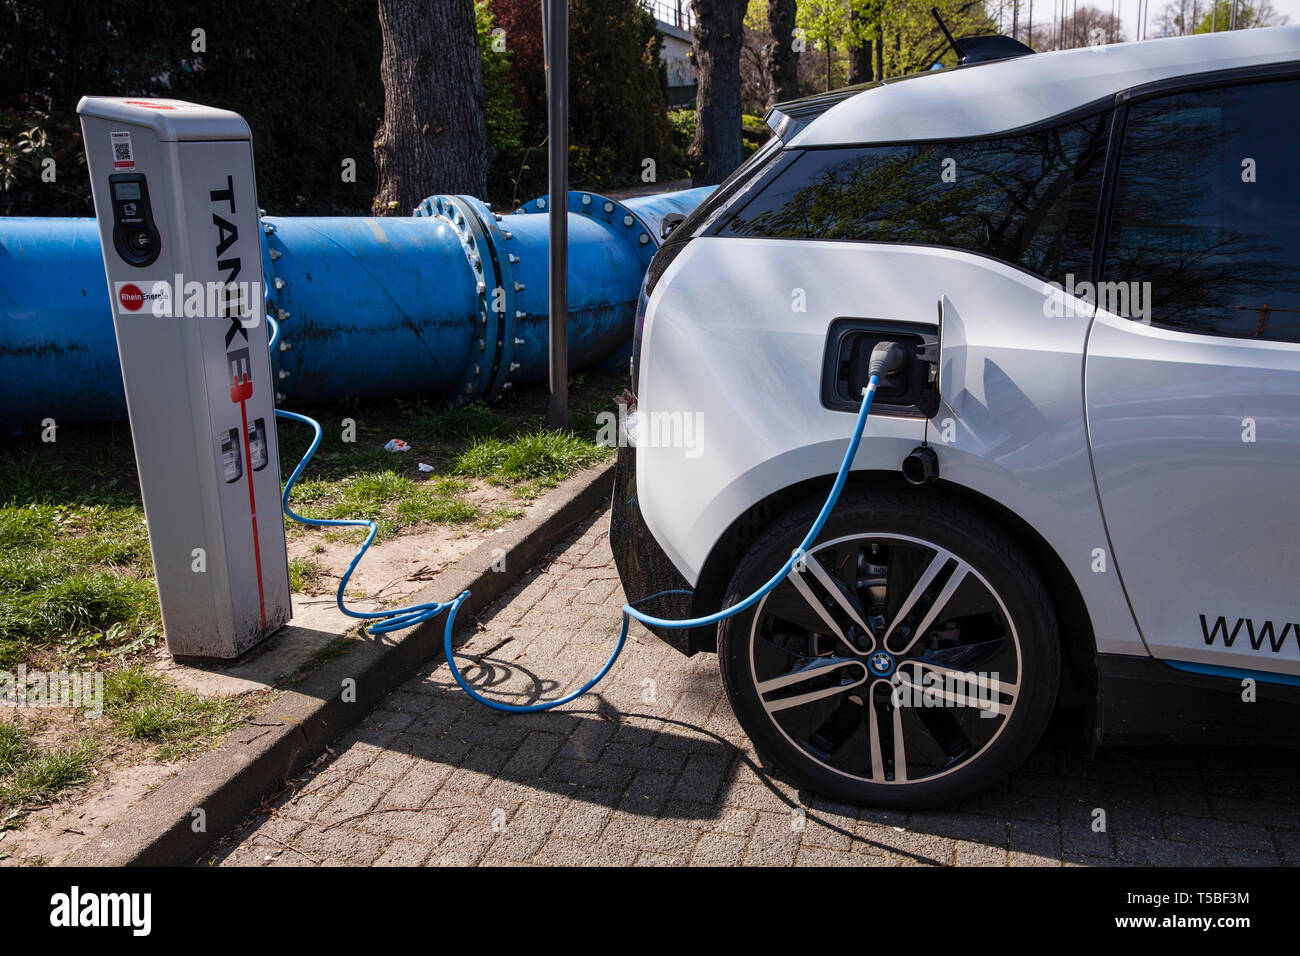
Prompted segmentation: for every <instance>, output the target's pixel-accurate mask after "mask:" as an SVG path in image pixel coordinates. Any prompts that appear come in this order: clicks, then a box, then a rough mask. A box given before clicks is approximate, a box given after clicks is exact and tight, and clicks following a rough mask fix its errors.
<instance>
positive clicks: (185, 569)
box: [77, 96, 292, 658]
mask: <svg viewBox="0 0 1300 956" xmlns="http://www.w3.org/2000/svg"><path fill="white" fill-rule="evenodd" d="M77 112H78V113H79V114H80V115H81V129H82V134H83V137H84V140H85V145H86V160H87V165H88V166H89V170H90V181H91V190H92V192H93V194H94V199H95V214H96V218H97V219H98V222H99V234H100V243H101V245H102V248H103V253H104V267H105V270H106V272H107V274H108V288H109V292H110V294H111V297H112V302H113V324H114V328H115V329H116V332H117V348H118V355H119V357H120V359H121V363H122V379H123V382H124V384H125V388H126V403H127V411H128V414H129V415H130V419H131V437H132V440H133V441H134V443H135V459H136V466H137V468H138V470H139V473H140V490H141V493H142V495H143V498H144V510H145V519H146V521H147V522H148V525H149V547H150V550H151V551H152V552H153V565H154V574H155V576H156V579H157V584H158V599H159V603H160V604H161V606H162V618H163V629H164V631H165V633H166V637H167V647H168V650H169V651H170V652H171V654H172V656H174V657H200V658H232V657H238V656H239V655H240V654H243V653H244V652H245V651H247V650H248V649H249V648H250V647H252V646H253V645H255V644H256V643H257V642H258V641H260V640H261V639H262V638H263V637H265V636H266V635H268V634H270V633H271V632H272V631H274V630H276V629H277V628H279V627H280V626H282V625H283V624H285V623H286V622H287V621H288V620H289V618H290V616H291V613H292V611H291V605H290V600H289V568H288V559H287V557H286V554H285V538H284V519H283V516H282V514H281V511H280V502H279V498H280V465H279V460H280V459H279V448H278V445H277V442H276V430H275V397H274V396H275V389H274V385H273V384H272V379H271V362H270V357H269V355H268V354H267V345H268V338H269V337H268V331H267V324H266V322H265V315H264V313H265V292H264V289H263V285H262V254H261V241H260V235H259V223H258V210H257V189H256V183H255V180H254V175H253V147H252V138H251V135H250V132H249V128H248V124H247V123H246V122H245V121H244V119H243V118H242V117H241V116H239V115H238V114H236V113H231V112H228V111H226V110H217V109H212V108H209V107H205V106H198V105H196V104H193V103H184V102H181V101H178V100H137V99H123V98H117V97H89V96H88V97H83V98H82V100H81V102H80V103H79V104H78V105H77Z"/></svg>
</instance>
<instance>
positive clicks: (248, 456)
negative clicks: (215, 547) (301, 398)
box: [239, 379, 266, 631]
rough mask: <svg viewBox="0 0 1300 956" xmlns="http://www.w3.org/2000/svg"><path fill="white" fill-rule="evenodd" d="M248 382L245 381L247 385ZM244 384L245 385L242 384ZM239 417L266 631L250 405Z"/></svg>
mask: <svg viewBox="0 0 1300 956" xmlns="http://www.w3.org/2000/svg"><path fill="white" fill-rule="evenodd" d="M247 381H248V380H247V379H245V380H244V382H245V383H246V382H247ZM241 384H243V383H241ZM239 417H240V418H241V419H243V422H244V474H245V475H247V476H248V510H249V512H250V513H251V515H252V518H253V561H254V563H255V564H256V565H257V603H258V605H259V606H260V608H261V611H262V630H263V631H265V630H266V598H265V597H264V596H263V594H262V548H261V545H260V544H259V543H258V540H257V497H256V495H255V494H254V492H253V450H252V447H251V446H250V445H249V442H248V405H247V400H246V399H241V400H240V402H239Z"/></svg>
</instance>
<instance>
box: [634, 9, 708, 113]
mask: <svg viewBox="0 0 1300 956" xmlns="http://www.w3.org/2000/svg"><path fill="white" fill-rule="evenodd" d="M641 2H642V3H643V4H644V5H645V7H646V9H648V10H649V11H650V12H651V13H653V14H654V17H655V21H656V24H655V25H656V26H657V27H658V29H659V32H660V33H662V34H663V37H664V45H663V50H662V51H661V52H660V59H662V60H663V63H664V67H665V69H667V71H668V106H669V108H670V109H671V108H673V107H678V106H689V107H694V106H695V90H696V82H695V75H694V72H693V71H692V69H691V34H692V32H693V31H694V30H695V11H694V10H692V9H691V0H641Z"/></svg>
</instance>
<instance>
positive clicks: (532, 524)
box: [66, 464, 617, 866]
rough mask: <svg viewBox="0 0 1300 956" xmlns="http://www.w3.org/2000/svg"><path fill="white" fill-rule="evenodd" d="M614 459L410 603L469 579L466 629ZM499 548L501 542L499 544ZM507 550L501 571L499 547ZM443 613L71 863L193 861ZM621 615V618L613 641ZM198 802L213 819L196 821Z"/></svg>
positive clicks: (183, 778) (279, 711) (234, 742)
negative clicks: (352, 692) (348, 693)
mask: <svg viewBox="0 0 1300 956" xmlns="http://www.w3.org/2000/svg"><path fill="white" fill-rule="evenodd" d="M613 480H614V466H613V464H609V465H604V466H600V467H598V468H594V469H589V470H587V471H585V472H583V473H582V474H579V475H576V476H574V477H573V478H570V479H569V480H568V481H565V482H563V483H562V484H560V485H559V487H557V488H555V489H554V490H552V491H550V492H548V493H547V494H546V495H544V496H543V497H542V498H540V499H539V500H538V501H537V503H536V504H535V505H534V506H533V507H532V508H531V509H530V510H529V512H528V513H527V514H526V515H525V516H524V517H523V518H521V519H520V520H519V521H516V522H515V523H514V524H512V525H508V526H506V529H505V531H504V532H503V533H502V534H499V535H494V536H493V537H492V538H491V539H489V540H488V541H486V542H484V543H483V544H482V545H481V546H480V547H478V548H477V549H475V550H474V551H471V552H470V553H469V554H467V555H466V556H465V557H463V558H461V559H460V560H459V561H458V562H456V564H455V565H453V566H452V567H450V568H448V569H447V570H445V571H443V572H442V573H440V574H439V575H437V577H436V579H435V580H434V581H433V582H432V583H431V584H430V586H429V587H428V588H426V589H425V590H424V591H422V592H420V593H419V594H416V595H413V596H412V597H411V598H410V602H411V603H416V602H422V601H434V600H440V599H442V600H445V599H447V598H451V597H454V596H455V595H457V594H459V593H460V592H461V591H463V590H466V589H469V590H470V591H471V592H472V595H471V597H470V599H469V601H467V602H466V605H465V606H464V607H463V608H462V609H461V613H460V615H459V616H458V621H459V622H461V629H463V626H464V624H468V623H469V622H470V621H471V620H472V616H473V613H474V612H476V611H479V610H482V609H483V608H484V607H486V606H487V605H488V604H491V603H492V602H493V601H495V600H496V599H497V598H499V597H500V596H501V595H502V594H503V593H504V592H505V591H506V589H507V588H509V587H510V585H512V584H513V583H514V582H515V581H517V580H518V579H519V578H520V577H522V576H523V574H524V572H525V571H527V570H528V569H529V568H530V567H532V566H533V565H534V564H535V563H536V562H537V560H538V559H539V558H541V557H542V556H543V555H544V554H545V553H546V552H547V551H548V550H549V549H550V548H552V547H553V546H554V545H555V544H557V543H558V542H559V541H561V540H562V539H563V538H564V536H565V535H566V534H567V533H568V532H569V531H570V530H571V529H572V528H573V527H574V525H576V524H577V523H578V522H579V521H581V520H582V519H583V518H585V517H587V516H588V515H590V514H591V513H592V512H593V511H595V510H596V509H597V508H600V507H603V506H604V505H606V504H607V503H608V501H609V494H610V489H611V487H612V485H613ZM498 549H500V550H498ZM502 551H504V552H505V561H504V568H503V570H499V571H498V570H494V565H495V566H496V567H502V562H501V560H500V558H501V552H502ZM444 620H445V619H444V617H443V616H442V615H439V616H438V617H437V618H435V619H433V620H431V621H426V622H425V623H424V624H421V625H419V626H417V627H414V628H411V629H410V630H408V631H398V632H394V633H391V634H384V635H382V636H381V637H379V638H370V639H369V640H367V641H366V642H359V643H358V645H357V647H356V648H355V649H354V650H352V651H350V652H349V653H347V654H345V655H344V656H343V657H340V658H336V659H334V660H332V661H329V662H328V663H326V664H324V665H323V666H321V667H320V668H319V669H317V670H315V671H313V672H311V673H310V674H308V675H307V676H306V677H305V678H303V679H302V680H301V681H300V682H299V683H298V684H296V685H295V686H294V688H293V689H292V690H291V691H288V692H287V693H285V694H284V695H283V696H282V697H280V699H279V700H277V701H276V702H275V703H273V704H272V705H271V706H270V707H268V708H267V711H266V713H264V714H262V715H260V716H259V717H257V718H255V719H254V720H253V721H252V722H251V723H249V724H247V725H245V726H244V727H241V728H240V729H239V730H238V731H236V732H235V733H233V734H232V735H231V736H230V737H229V738H228V739H227V740H226V741H225V742H224V743H223V744H222V745H221V746H220V747H219V748H218V749H217V750H214V751H213V752H211V753H209V754H206V755H204V756H203V757H200V758H199V759H198V760H196V761H195V762H194V763H193V764H191V765H190V766H188V767H186V768H185V769H184V770H182V771H181V772H180V773H178V774H176V776H174V777H172V778H170V779H169V780H167V781H166V782H165V783H163V784H162V785H161V786H159V787H158V788H157V789H156V790H154V791H152V792H151V793H150V794H149V795H148V796H147V797H145V798H144V799H143V800H142V801H141V802H140V803H139V804H137V805H136V806H135V807H134V808H133V809H132V810H131V812H130V813H129V814H128V816H126V817H125V818H123V819H121V820H119V821H117V822H116V823H113V824H112V825H110V826H109V827H108V828H107V829H105V830H104V831H103V832H102V833H101V834H99V835H98V836H97V837H95V838H94V839H93V840H92V841H91V842H90V843H88V844H87V845H85V846H82V847H81V848H79V849H78V850H77V851H76V852H74V853H73V854H72V855H71V856H70V857H69V858H68V860H67V861H66V862H67V864H68V865H71V866H132V865H135V866H177V865H184V864H189V863H192V862H194V861H195V860H196V859H198V857H199V856H200V855H201V854H202V853H203V851H204V850H206V849H207V848H208V847H209V846H211V844H212V843H213V842H214V841H216V840H217V839H218V838H219V837H221V836H223V835H225V834H226V833H228V832H230V831H231V830H233V829H234V828H235V827H236V826H238V825H239V824H240V823H241V822H242V821H243V820H244V819H245V817H247V815H248V814H249V813H250V812H251V811H253V810H254V809H256V808H257V807H258V805H259V804H260V803H261V802H262V801H263V800H264V799H266V798H267V797H269V796H271V795H272V794H274V793H275V792H276V790H278V789H279V788H280V787H281V786H282V785H283V784H284V783H285V781H287V780H288V778H289V777H290V776H292V775H293V774H294V773H296V772H297V771H298V770H300V769H301V768H302V767H304V766H305V765H306V764H307V763H309V762H310V761H311V760H313V759H314V758H315V757H316V756H317V755H318V754H320V753H321V752H322V751H323V750H324V749H325V748H326V747H327V746H328V745H329V744H330V743H331V742H332V741H334V740H335V739H336V738H338V737H339V736H340V735H342V734H343V733H344V732H346V731H347V730H350V729H351V728H352V727H354V726H355V725H356V724H358V723H360V721H361V720H362V719H363V718H364V717H365V716H366V714H367V713H369V712H370V710H371V708H373V707H374V706H375V705H376V704H378V703H379V701H380V700H381V699H383V697H384V696H385V695H386V694H387V693H388V692H389V691H391V690H392V689H393V688H394V687H396V686H397V685H398V684H400V683H401V682H402V681H404V680H406V679H407V678H408V677H410V676H411V675H412V674H414V673H415V672H416V670H417V669H418V668H419V667H420V666H421V665H422V664H424V663H426V662H427V661H429V660H431V659H434V658H437V657H439V656H440V655H441V653H442V632H443V626H444ZM616 626H617V622H611V625H610V640H611V641H612V640H613V639H614V634H615V628H616ZM347 678H350V679H352V680H355V681H356V702H355V703H344V702H343V700H342V694H341V687H342V683H343V681H344V680H345V679H347ZM196 810H202V811H203V813H202V817H203V818H204V827H203V830H202V832H197V831H196V825H195V824H196V820H197V819H198V816H197V815H196V814H195V811H196Z"/></svg>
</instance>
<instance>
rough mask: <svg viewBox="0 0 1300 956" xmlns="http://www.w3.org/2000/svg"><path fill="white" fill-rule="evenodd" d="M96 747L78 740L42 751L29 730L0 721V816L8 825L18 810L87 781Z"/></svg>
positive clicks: (89, 776) (42, 804) (46, 800)
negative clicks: (64, 745)
mask: <svg viewBox="0 0 1300 956" xmlns="http://www.w3.org/2000/svg"><path fill="white" fill-rule="evenodd" d="M96 756H97V748H96V747H95V746H94V743H93V742H92V741H89V740H86V741H81V742H78V743H76V744H74V745H72V746H70V747H61V748H58V749H56V750H52V751H49V752H46V753H42V752H41V751H40V750H39V748H37V746H36V745H35V743H34V742H33V741H32V738H31V731H30V730H28V729H27V728H25V727H22V726H19V725H18V724H15V723H10V722H6V723H3V724H0V815H3V819H4V821H5V825H6V826H8V825H11V824H12V823H13V821H14V820H15V818H16V817H17V816H18V815H19V814H21V812H22V811H25V810H30V809H33V808H35V807H39V806H44V805H46V804H48V803H50V802H51V801H53V800H54V799H55V798H57V797H58V796H59V794H61V793H63V792H64V791H66V790H69V789H71V788H73V787H77V786H80V785H81V784H83V783H86V782H87V781H88V780H90V778H91V776H92V772H91V771H92V770H94V767H95V760H96Z"/></svg>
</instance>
